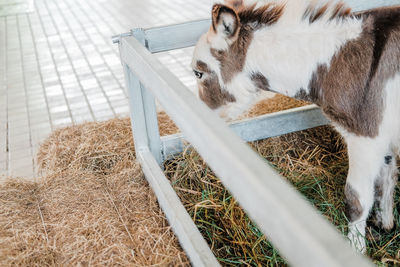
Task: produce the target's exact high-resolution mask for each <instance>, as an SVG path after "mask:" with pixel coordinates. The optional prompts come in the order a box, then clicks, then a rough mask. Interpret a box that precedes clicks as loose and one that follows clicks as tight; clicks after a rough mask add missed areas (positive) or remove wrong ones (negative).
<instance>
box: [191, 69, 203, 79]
mask: <svg viewBox="0 0 400 267" xmlns="http://www.w3.org/2000/svg"><path fill="white" fill-rule="evenodd" d="M193 72H194V75H196V77H197V79H201V77H203V73H202V72H199V71H196V70H193Z"/></svg>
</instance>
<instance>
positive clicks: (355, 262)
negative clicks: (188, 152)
mask: <svg viewBox="0 0 400 267" xmlns="http://www.w3.org/2000/svg"><path fill="white" fill-rule="evenodd" d="M347 2H348V3H349V4H350V5H351V6H352V7H353V10H363V9H367V8H371V7H377V6H383V5H391V4H395V3H399V1H395V0H388V1H380V2H379V3H371V2H369V3H368V2H367V1H358V2H357V1H347ZM352 3H353V4H352ZM209 25H210V21H209V20H202V21H195V22H188V23H184V24H178V25H171V26H165V27H158V28H151V29H134V30H132V31H131V32H130V33H127V34H122V35H120V36H118V37H117V38H116V39H115V41H117V42H118V43H119V46H120V55H121V62H122V64H123V66H124V70H125V79H126V85H127V89H128V93H129V96H130V108H131V119H132V129H133V132H134V133H135V134H134V135H135V136H134V141H135V147H136V154H137V159H138V160H139V162H140V164H141V166H142V169H143V172H144V173H145V176H146V178H147V180H148V181H149V183H150V185H151V186H152V188H153V190H154V191H155V193H156V195H157V198H158V201H159V203H160V206H161V207H162V209H163V211H164V212H165V214H166V216H167V218H168V220H169V222H170V224H171V226H172V228H173V229H174V232H175V233H176V235H177V236H178V239H179V241H180V243H181V245H182V247H183V248H184V250H185V251H186V253H187V255H188V256H189V258H190V260H191V262H192V264H193V265H195V266H217V265H219V263H218V261H217V260H216V258H215V257H214V255H213V254H212V252H211V250H210V249H209V247H208V246H207V243H206V242H205V240H204V239H203V237H202V236H201V234H200V232H199V231H198V230H197V228H196V226H195V225H194V223H193V221H192V219H191V218H190V216H189V215H188V214H187V212H186V210H185V208H184V207H183V205H182V203H181V202H180V201H179V198H178V197H177V195H176V193H175V192H174V190H173V189H172V187H171V186H170V184H169V181H168V180H167V179H166V177H165V175H164V174H163V172H162V167H160V166H162V163H163V162H164V161H165V160H166V159H167V158H169V157H170V156H172V155H174V154H177V153H179V152H181V151H183V149H184V141H183V140H187V141H188V142H190V144H191V145H193V147H194V148H195V149H196V150H197V151H198V152H199V153H200V155H201V156H202V157H203V158H204V159H205V160H206V161H207V163H208V164H209V165H210V167H211V168H212V169H213V170H214V171H215V172H216V174H218V176H219V178H220V179H221V181H222V182H223V184H224V185H225V186H226V187H227V188H228V189H229V191H230V192H231V193H232V195H234V196H235V198H236V199H237V200H238V202H239V204H240V205H241V206H242V207H243V208H244V209H245V210H246V212H247V213H248V214H249V216H250V218H252V220H253V221H254V222H255V223H256V224H257V225H258V226H259V227H260V229H261V230H262V231H263V232H264V233H265V234H266V235H267V236H268V238H269V239H270V240H271V241H272V243H273V244H274V246H275V247H276V248H277V249H278V250H279V251H280V253H281V254H282V255H283V256H284V257H285V258H286V259H287V261H288V262H289V263H290V264H292V265H293V266H369V265H371V263H369V262H368V260H366V259H365V258H364V257H363V256H361V255H358V254H357V253H356V252H355V251H354V250H353V249H351V248H350V246H349V245H348V244H347V243H346V241H345V239H344V238H343V237H341V236H340V235H339V234H338V233H337V232H335V229H334V228H333V227H332V226H331V225H330V224H329V223H328V222H326V220H324V219H323V218H322V217H321V216H320V215H319V214H318V213H317V212H316V210H315V209H313V207H311V205H310V204H309V203H307V201H306V200H304V198H303V197H302V196H301V195H300V194H299V193H298V192H296V191H295V190H294V189H293V188H292V187H291V186H290V185H289V184H288V183H287V182H286V181H285V180H284V179H283V178H282V177H280V176H279V175H278V174H276V173H275V171H274V170H273V169H272V168H271V167H269V166H268V165H267V164H266V162H265V161H263V160H262V159H261V158H260V157H259V156H258V155H257V154H255V152H253V151H252V150H251V149H250V148H249V147H248V146H247V145H246V144H245V142H244V141H255V140H260V139H264V138H268V137H272V136H278V135H282V134H285V133H290V132H294V131H299V130H304V129H308V128H312V127H316V126H320V125H324V124H327V123H328V121H327V119H326V118H325V117H324V116H323V115H322V113H321V112H320V110H319V109H318V108H317V107H316V106H313V105H311V106H306V107H301V108H296V109H292V110H288V111H283V112H278V113H274V114H270V115H264V116H261V117H258V118H255V119H246V120H242V121H239V122H236V123H233V124H231V125H230V128H231V129H229V127H227V126H226V124H225V123H224V122H223V121H222V120H221V119H220V118H218V117H217V116H216V115H215V114H214V113H213V112H212V111H210V110H209V109H208V108H207V107H206V106H205V104H203V103H202V102H201V101H200V100H198V99H197V98H196V97H195V96H194V95H193V94H192V93H191V92H190V91H189V90H188V89H187V88H186V87H185V86H184V85H183V84H182V83H181V82H180V81H179V80H178V79H177V78H176V77H175V76H174V74H173V73H171V72H170V71H169V70H168V69H167V68H166V67H164V66H163V65H162V64H161V63H160V62H159V61H158V60H157V59H156V58H155V57H154V56H153V55H152V53H158V52H164V51H168V50H172V49H179V48H184V47H188V46H192V45H194V44H195V43H196V41H197V40H198V38H199V37H200V35H201V34H202V33H204V32H206V31H207V29H208V27H209ZM154 98H157V99H158V101H159V102H160V103H161V105H162V106H163V107H164V109H165V111H166V112H167V113H168V115H169V116H170V117H171V118H172V119H173V120H174V122H175V123H176V124H177V125H178V126H179V128H180V129H181V131H182V132H183V135H180V134H177V135H172V136H166V137H163V138H161V137H160V135H159V131H158V125H157V117H156V107H155V100H154ZM232 130H233V131H232ZM235 133H236V134H235ZM238 136H240V137H241V138H238ZM270 215H272V216H270Z"/></svg>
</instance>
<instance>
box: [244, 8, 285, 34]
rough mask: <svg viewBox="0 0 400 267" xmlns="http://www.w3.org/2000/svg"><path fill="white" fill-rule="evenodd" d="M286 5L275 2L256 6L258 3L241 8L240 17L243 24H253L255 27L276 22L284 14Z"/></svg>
mask: <svg viewBox="0 0 400 267" xmlns="http://www.w3.org/2000/svg"><path fill="white" fill-rule="evenodd" d="M284 8H285V5H276V4H273V3H269V4H266V5H264V6H261V7H258V8H256V5H252V6H248V7H243V8H242V9H241V10H239V13H238V15H239V19H240V23H241V24H242V25H246V24H252V27H253V28H259V27H261V26H265V25H272V24H274V23H276V22H277V21H278V20H279V18H280V17H281V16H282V14H283V11H284Z"/></svg>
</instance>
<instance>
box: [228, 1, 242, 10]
mask: <svg viewBox="0 0 400 267" xmlns="http://www.w3.org/2000/svg"><path fill="white" fill-rule="evenodd" d="M224 3H225V5H227V6H229V7H231V8H233V9H239V8H242V7H243V0H225V1H224Z"/></svg>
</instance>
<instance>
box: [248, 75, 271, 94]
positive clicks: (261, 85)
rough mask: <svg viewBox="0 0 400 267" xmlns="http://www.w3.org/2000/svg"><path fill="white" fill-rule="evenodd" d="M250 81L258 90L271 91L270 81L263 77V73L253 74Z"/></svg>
mask: <svg viewBox="0 0 400 267" xmlns="http://www.w3.org/2000/svg"><path fill="white" fill-rule="evenodd" d="M250 79H251V80H252V82H253V83H254V85H255V86H256V87H257V88H258V89H260V90H264V91H270V90H271V89H270V87H269V82H268V79H267V78H265V76H264V75H262V73H260V72H256V73H252V74H251V76H250Z"/></svg>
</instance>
